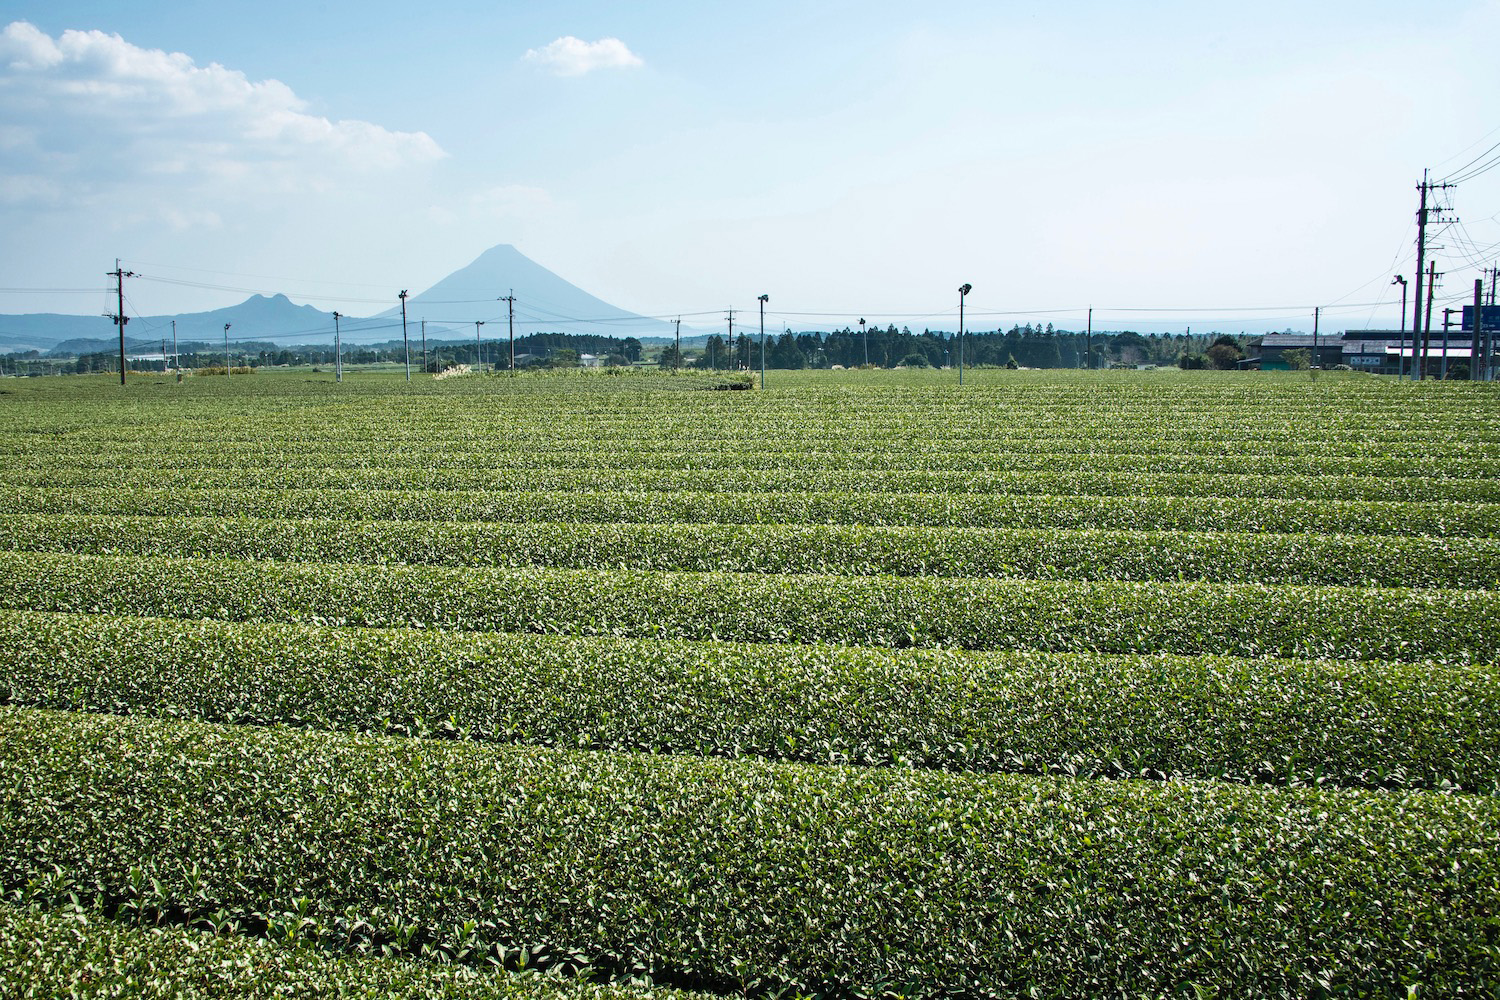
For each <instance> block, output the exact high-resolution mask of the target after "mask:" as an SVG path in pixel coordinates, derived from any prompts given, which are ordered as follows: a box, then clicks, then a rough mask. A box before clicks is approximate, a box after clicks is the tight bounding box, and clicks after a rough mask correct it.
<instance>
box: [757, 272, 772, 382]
mask: <svg viewBox="0 0 1500 1000" xmlns="http://www.w3.org/2000/svg"><path fill="white" fill-rule="evenodd" d="M770 298H771V297H770V296H769V295H762V296H761V297H760V387H761V388H762V389H764V388H765V387H766V302H767V301H768V300H769V299H770Z"/></svg>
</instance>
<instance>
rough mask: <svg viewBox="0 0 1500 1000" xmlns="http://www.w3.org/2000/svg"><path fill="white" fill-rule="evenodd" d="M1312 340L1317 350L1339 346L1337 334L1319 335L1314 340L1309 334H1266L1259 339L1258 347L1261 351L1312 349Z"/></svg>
mask: <svg viewBox="0 0 1500 1000" xmlns="http://www.w3.org/2000/svg"><path fill="white" fill-rule="evenodd" d="M1314 339H1316V341H1317V345H1316V346H1317V347H1318V349H1319V350H1322V349H1324V348H1335V347H1338V346H1339V338H1338V335H1337V334H1330V335H1328V336H1326V337H1325V336H1322V335H1319V336H1318V337H1317V338H1314V337H1313V335H1312V334H1310V333H1268V334H1266V335H1265V336H1264V337H1262V338H1261V339H1260V346H1261V349H1262V350H1265V349H1266V348H1270V349H1271V350H1278V349H1282V348H1289V347H1312V346H1314V343H1313V342H1314Z"/></svg>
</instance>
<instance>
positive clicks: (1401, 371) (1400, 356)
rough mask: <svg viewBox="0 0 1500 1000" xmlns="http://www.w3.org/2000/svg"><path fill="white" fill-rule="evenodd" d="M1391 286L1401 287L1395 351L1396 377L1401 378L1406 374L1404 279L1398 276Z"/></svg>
mask: <svg viewBox="0 0 1500 1000" xmlns="http://www.w3.org/2000/svg"><path fill="white" fill-rule="evenodd" d="M1391 284H1393V285H1400V286H1401V340H1400V341H1399V344H1400V347H1399V348H1398V349H1397V351H1396V377H1397V378H1402V377H1403V376H1405V374H1406V277H1405V276H1404V275H1400V274H1398V275H1396V276H1395V277H1394V278H1392V279H1391Z"/></svg>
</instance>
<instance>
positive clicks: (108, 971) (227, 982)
mask: <svg viewBox="0 0 1500 1000" xmlns="http://www.w3.org/2000/svg"><path fill="white" fill-rule="evenodd" d="M280 930H281V931H282V935H281V939H280V940H278V941H275V942H272V941H267V940H263V939H256V938H248V937H243V936H239V935H232V934H215V933H212V932H210V931H207V930H200V929H194V928H188V927H182V926H176V925H168V926H164V927H149V926H137V925H129V924H123V923H120V922H117V921H113V920H109V919H106V918H105V917H104V916H103V915H102V914H100V913H99V912H97V911H93V910H90V909H87V908H83V907H79V906H76V905H67V906H62V907H58V908H44V907H42V906H24V907H23V906H16V905H13V904H0V996H4V997H7V998H10V1000H56V998H59V997H157V998H172V1000H273V998H276V1000H325V998H327V997H351V998H352V997H368V998H370V1000H377V998H385V997H401V998H404V1000H701V998H702V997H703V996H704V995H703V994H693V993H684V992H681V991H678V990H672V989H665V988H656V989H651V988H647V987H644V986H630V985H623V984H620V985H616V984H602V983H600V984H596V983H590V982H587V981H584V980H579V979H574V980H563V979H559V978H557V977H552V976H542V975H537V974H529V973H508V972H498V971H482V970H479V969H476V968H474V967H473V966H471V965H461V964H444V965H439V964H434V963H431V962H415V961H402V960H392V959H385V958H378V957H365V956H360V955H343V956H340V955H333V954H329V953H328V952H326V951H319V950H317V949H315V948H310V947H306V946H304V945H303V944H301V943H300V942H299V941H297V935H296V930H297V928H296V926H295V924H294V923H291V922H288V923H287V924H285V925H283V927H282V928H280Z"/></svg>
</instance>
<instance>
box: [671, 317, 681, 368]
mask: <svg viewBox="0 0 1500 1000" xmlns="http://www.w3.org/2000/svg"><path fill="white" fill-rule="evenodd" d="M675 325H676V329H677V359H676V360H675V361H674V362H673V363H672V367H673V368H674V369H676V368H681V367H682V317H681V316H678V317H677V320H676V324H675Z"/></svg>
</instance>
